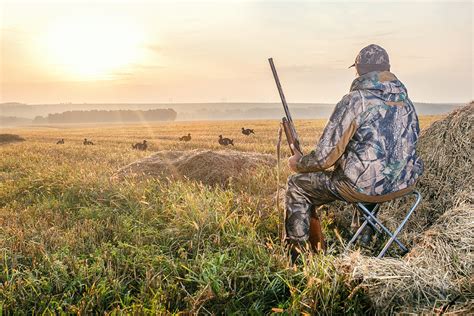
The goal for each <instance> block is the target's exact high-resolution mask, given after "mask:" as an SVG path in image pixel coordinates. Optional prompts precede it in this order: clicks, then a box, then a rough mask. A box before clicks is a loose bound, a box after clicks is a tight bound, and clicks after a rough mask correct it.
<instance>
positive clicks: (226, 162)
mask: <svg viewBox="0 0 474 316" xmlns="http://www.w3.org/2000/svg"><path fill="white" fill-rule="evenodd" d="M274 165H275V158H273V157H272V156H271V155H265V154H259V153H245V152H238V151H229V150H225V151H211V150H190V151H159V152H157V153H156V154H154V155H153V156H150V157H147V158H144V159H142V160H139V161H136V162H134V163H132V164H130V165H128V166H125V167H123V168H122V169H120V170H119V171H118V172H117V173H116V175H115V176H116V177H119V178H120V177H124V176H142V177H158V178H172V179H183V178H187V179H190V180H195V181H199V182H202V183H204V184H209V185H214V184H219V185H226V184H228V183H229V181H231V179H233V178H240V177H243V176H245V175H248V174H251V173H252V172H253V171H255V169H256V168H257V167H261V166H274Z"/></svg>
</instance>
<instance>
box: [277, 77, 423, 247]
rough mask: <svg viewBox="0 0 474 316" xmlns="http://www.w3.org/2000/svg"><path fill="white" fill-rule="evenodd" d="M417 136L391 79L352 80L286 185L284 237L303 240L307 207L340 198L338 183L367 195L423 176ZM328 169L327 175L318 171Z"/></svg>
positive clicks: (410, 110)
mask: <svg viewBox="0 0 474 316" xmlns="http://www.w3.org/2000/svg"><path fill="white" fill-rule="evenodd" d="M419 133H420V129H419V124H418V117H417V115H416V112H415V108H414V106H413V104H412V102H411V101H410V99H409V98H408V94H407V90H406V88H405V86H404V85H403V84H402V83H401V82H400V81H399V80H398V79H397V78H396V77H395V75H393V74H392V73H390V72H388V71H383V72H378V71H373V72H369V73H367V74H364V75H362V76H360V77H358V78H356V79H355V80H354V81H353V83H352V85H351V89H350V93H349V94H347V95H345V96H344V97H343V98H342V100H341V101H340V102H339V103H338V104H337V105H336V107H335V109H334V112H333V113H332V115H331V117H330V119H329V122H328V123H327V125H326V127H325V129H324V131H323V134H322V136H321V138H320V140H319V142H318V144H317V145H316V148H315V150H313V151H311V152H310V153H309V154H307V155H305V156H303V157H302V158H301V159H300V160H299V161H298V163H297V170H298V172H299V173H300V174H297V175H293V176H292V177H290V179H289V181H288V189H287V195H286V213H287V214H286V230H287V236H288V238H290V239H295V240H307V239H308V235H307V233H308V225H309V215H310V214H309V211H310V209H311V206H312V205H322V204H325V203H329V202H332V201H334V200H336V199H340V200H344V198H343V192H342V190H338V183H339V181H342V180H343V181H344V182H346V183H350V186H351V187H352V189H353V191H355V192H360V193H362V194H365V195H369V196H383V195H386V194H389V193H392V192H396V191H399V190H403V189H406V188H408V187H411V186H413V185H414V183H415V181H416V179H417V178H418V177H419V176H420V175H421V174H422V172H423V162H422V161H421V159H420V158H419V157H418V156H417V153H416V143H417V141H418V136H419ZM331 167H334V169H333V171H332V172H321V171H324V170H326V169H328V168H331Z"/></svg>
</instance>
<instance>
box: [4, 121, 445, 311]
mask: <svg viewBox="0 0 474 316" xmlns="http://www.w3.org/2000/svg"><path fill="white" fill-rule="evenodd" d="M438 118H439V117H423V118H422V119H421V125H422V128H425V127H427V126H429V124H430V123H431V122H433V121H434V120H436V119H438ZM324 123H325V121H322V120H312V121H309V120H308V121H301V122H298V123H297V129H298V131H299V134H300V137H301V139H302V140H303V145H304V148H305V150H306V151H308V150H310V148H311V147H312V144H314V142H315V141H316V139H317V137H318V136H319V135H320V133H321V131H322V128H323V127H324ZM241 127H250V128H253V129H255V132H256V135H252V136H250V137H246V136H244V135H242V134H241V133H240V129H241ZM277 130H278V122H277V121H248V122H237V121H229V122H176V123H157V124H153V125H147V126H144V125H142V126H138V125H124V126H119V125H113V126H105V127H97V126H50V127H41V128H39V127H30V128H22V129H0V133H11V134H18V135H20V136H21V137H23V138H24V139H25V141H23V142H17V143H10V144H0V255H1V272H0V310H1V311H3V312H23V313H24V314H29V313H32V312H34V313H41V312H45V311H46V312H54V313H57V312H72V313H91V312H100V313H103V312H107V313H114V312H136V313H155V314H157V313H160V314H161V313H179V312H190V313H202V314H220V313H224V312H225V313H237V314H247V313H255V314H261V313H272V312H280V311H283V310H284V311H286V312H289V313H292V312H297V311H298V312H306V313H328V314H331V313H332V314H337V313H342V312H345V313H353V314H361V313H367V312H370V311H371V303H370V300H369V299H368V298H367V297H366V296H365V295H364V294H363V292H362V291H358V289H357V288H356V284H353V283H352V282H349V281H348V280H347V279H346V278H345V277H344V274H343V273H342V271H336V269H335V268H334V266H333V265H332V261H333V259H334V256H335V255H336V254H337V247H338V245H340V244H341V242H342V240H339V238H336V237H337V236H336V237H334V233H333V231H332V228H331V227H330V222H329V220H326V223H325V229H326V230H327V233H328V235H329V237H330V238H329V240H330V242H331V243H333V246H332V247H330V251H329V254H328V255H327V256H325V257H323V256H317V257H314V258H308V260H306V261H305V263H304V264H303V265H302V266H300V267H297V268H295V267H291V266H289V264H288V260H287V258H286V255H285V251H284V248H283V247H282V245H281V243H280V230H281V226H280V225H281V213H280V212H279V211H278V210H277V208H276V205H275V195H274V192H275V189H276V187H277V181H276V169H272V170H269V169H268V168H266V170H259V171H257V173H256V174H255V175H254V176H253V177H251V178H249V179H247V181H246V183H247V184H248V185H242V183H245V182H241V184H240V185H234V186H230V187H227V188H222V187H210V186H204V185H201V184H199V183H195V182H191V181H166V180H150V179H148V180H140V179H139V178H138V179H125V180H120V181H117V180H111V179H110V178H111V176H112V175H113V174H114V172H115V171H116V170H118V169H119V168H120V167H123V166H124V165H127V164H128V163H131V162H133V161H135V160H137V159H140V158H143V157H145V156H147V155H150V154H152V153H153V152H154V151H158V150H187V149H195V148H207V149H212V150H218V149H222V148H221V146H220V145H219V144H218V142H217V138H218V135H220V134H222V135H224V137H230V138H233V139H234V142H235V147H234V148H232V149H233V150H238V151H255V152H261V153H269V154H275V145H276V137H277ZM187 133H191V135H192V138H193V139H192V141H191V142H189V143H184V142H179V141H178V137H179V136H182V135H185V134H187ZM60 138H64V139H65V144H64V145H56V141H57V140H58V139H60ZM84 138H88V139H90V140H92V141H93V142H94V143H95V145H94V146H83V144H82V140H83V139H84ZM143 139H146V140H147V141H148V142H149V149H148V151H147V152H140V151H135V150H132V149H131V144H132V143H135V142H141V141H142V140H143ZM283 141H284V140H283ZM282 147H283V148H284V152H283V154H284V155H287V153H288V151H287V149H286V144H285V143H283V146H282ZM226 150H230V149H226ZM285 165H286V161H285V160H284V161H283V164H282V175H281V184H284V180H285V178H286V176H287V175H288V174H289V171H288V169H287V168H286V166H285ZM238 176H239V175H236V177H238Z"/></svg>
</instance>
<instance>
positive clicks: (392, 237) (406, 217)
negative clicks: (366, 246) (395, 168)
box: [377, 191, 421, 258]
mask: <svg viewBox="0 0 474 316" xmlns="http://www.w3.org/2000/svg"><path fill="white" fill-rule="evenodd" d="M413 194H415V195H416V196H417V198H416V202H415V204H413V206H412V207H411V209H410V211H409V212H408V214H407V216H405V218H404V219H403V222H402V223H401V224H400V226H398V228H397V230H396V231H395V233H393V235H392V236H391V237H390V239H389V240H388V241H387V243H386V244H385V246H384V247H383V249H382V251H381V252H380V253H379V255H378V256H377V258H382V257H383V256H384V255H385V253H386V252H387V250H388V248H389V247H390V245H391V244H392V243H393V242H394V241H395V242H397V243H398V239H397V235H398V234H399V233H400V232H401V230H402V229H403V226H405V224H406V222H407V221H408V219H409V218H410V216H411V214H412V213H413V211H414V210H415V209H416V208H417V207H418V203H420V200H421V195H420V193H418V192H416V191H415V192H413ZM399 245H400V244H399ZM402 250H403V251H405V252H408V249H406V248H405V249H402Z"/></svg>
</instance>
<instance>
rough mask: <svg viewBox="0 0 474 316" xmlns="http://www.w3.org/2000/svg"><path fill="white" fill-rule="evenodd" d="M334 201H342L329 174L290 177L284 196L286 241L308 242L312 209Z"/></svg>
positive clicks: (315, 173)
mask: <svg viewBox="0 0 474 316" xmlns="http://www.w3.org/2000/svg"><path fill="white" fill-rule="evenodd" d="M335 200H343V199H342V198H341V197H340V196H339V195H338V194H337V191H336V188H335V186H334V183H333V182H332V181H331V173H330V172H314V173H297V174H293V175H291V176H290V177H289V178H288V186H287V189H286V196H285V208H286V219H285V226H286V237H287V239H290V240H297V241H305V240H308V238H309V220H310V215H311V211H312V209H313V208H314V207H315V206H320V205H323V204H327V203H330V202H333V201H335Z"/></svg>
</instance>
